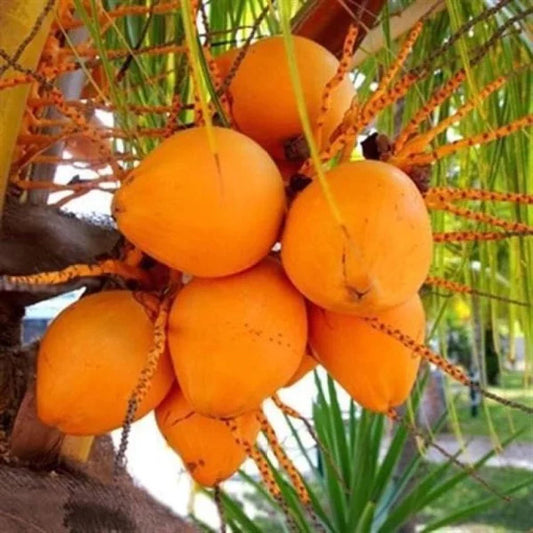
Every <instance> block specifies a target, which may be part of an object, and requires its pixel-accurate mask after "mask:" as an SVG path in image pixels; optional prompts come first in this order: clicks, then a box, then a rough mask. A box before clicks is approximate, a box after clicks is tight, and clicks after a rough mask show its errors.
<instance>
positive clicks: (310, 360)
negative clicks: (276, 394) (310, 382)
mask: <svg viewBox="0 0 533 533" xmlns="http://www.w3.org/2000/svg"><path fill="white" fill-rule="evenodd" d="M317 365H318V361H317V360H316V358H315V357H313V356H312V355H310V354H308V353H306V354H304V356H303V357H302V360H301V361H300V366H299V367H298V368H297V369H296V372H295V373H294V374H293V375H292V377H291V379H289V381H288V382H287V385H285V386H286V387H291V386H292V385H294V384H295V383H296V382H298V381H300V380H301V379H302V378H303V377H304V376H306V375H307V374H308V373H309V372H311V370H313V369H314V368H316V366H317Z"/></svg>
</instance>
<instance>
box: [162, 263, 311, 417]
mask: <svg viewBox="0 0 533 533" xmlns="http://www.w3.org/2000/svg"><path fill="white" fill-rule="evenodd" d="M306 316H307V315H306V309H305V303H304V299H303V297H302V296H301V295H300V294H299V293H298V291H297V290H296V289H295V288H294V287H293V286H292V285H291V283H290V282H289V280H288V279H287V278H286V276H285V275H284V273H283V270H282V268H281V266H280V265H279V264H278V263H277V261H274V260H273V259H270V258H268V259H266V260H264V261H262V262H261V263H260V264H259V265H257V266H255V267H254V268H252V269H250V270H247V271H245V272H242V273H240V274H236V275H234V276H229V277H226V278H217V279H206V278H202V279H201V278H195V279H193V280H192V281H191V282H190V283H189V284H188V285H186V286H185V287H184V289H183V290H181V291H180V293H179V294H178V296H177V297H176V300H175V301H174V304H173V306H172V309H171V312H170V316H169V328H168V343H169V348H170V354H171V356H172V361H173V363H174V368H175V370H176V375H177V376H178V381H179V383H180V387H181V388H182V390H183V394H184V395H185V397H186V398H187V400H188V401H189V402H190V404H191V405H192V407H193V409H194V410H195V411H196V412H198V413H200V414H203V415H206V416H214V417H232V416H237V415H240V414H242V413H244V412H246V411H251V410H253V409H256V408H258V407H259V405H260V404H261V402H262V401H263V400H264V399H265V398H267V397H269V396H271V395H272V394H274V393H275V392H276V390H278V389H279V388H280V387H283V386H284V385H285V384H286V383H287V382H288V381H289V379H290V378H291V376H292V375H293V374H294V372H295V371H296V369H297V368H298V365H299V364H300V361H301V359H302V355H303V353H304V350H305V345H306V340H307V318H306Z"/></svg>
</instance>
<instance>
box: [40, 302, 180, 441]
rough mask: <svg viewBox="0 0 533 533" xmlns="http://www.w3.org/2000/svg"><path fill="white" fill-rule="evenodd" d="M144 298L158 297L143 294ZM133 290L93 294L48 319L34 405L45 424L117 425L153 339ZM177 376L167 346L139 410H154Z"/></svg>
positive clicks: (81, 431)
mask: <svg viewBox="0 0 533 533" xmlns="http://www.w3.org/2000/svg"><path fill="white" fill-rule="evenodd" d="M143 299H144V300H143V301H144V302H145V305H148V306H149V307H152V308H156V307H155V306H157V300H156V298H155V297H152V296H150V295H143ZM149 307H148V308H146V309H145V307H144V305H143V303H141V300H140V299H139V296H136V294H135V293H133V292H130V291H109V292H100V293H98V294H92V295H90V296H87V297H86V298H83V299H81V300H79V301H78V302H76V303H74V304H73V305H70V306H69V307H68V308H67V309H65V310H64V311H63V312H62V313H60V315H59V316H58V317H57V318H56V319H55V320H54V321H53V322H52V324H51V325H50V326H49V328H48V330H47V331H46V333H45V335H44V337H43V339H42V341H41V344H40V348H39V355H38V359H37V412H38V415H39V418H40V419H41V420H42V421H43V422H44V423H45V424H48V425H50V426H55V427H58V428H59V429H60V430H61V431H63V432H65V433H69V434H72V435H97V434H101V433H106V432H108V431H111V430H113V429H116V428H119V427H120V426H121V425H122V422H123V421H124V417H125V415H126V409H127V406H128V399H129V398H130V396H131V393H132V391H133V390H134V388H135V386H136V384H137V381H138V379H139V374H140V372H141V370H142V368H143V367H144V364H145V363H146V358H147V355H148V352H149V350H150V348H151V346H152V343H153V335H154V326H153V322H152V318H151V314H150V309H149ZM173 381H174V373H173V369H172V364H171V362H170V358H169V356H168V354H167V353H165V354H164V355H163V356H162V357H161V360H160V362H159V365H158V367H157V371H156V373H155V375H154V378H153V380H152V384H151V386H150V390H149V392H148V394H147V396H146V397H145V399H144V400H143V401H142V402H141V404H140V406H139V408H138V410H137V417H136V418H141V417H142V416H144V415H145V414H146V413H148V412H149V411H151V410H152V409H153V408H154V407H155V406H156V405H157V404H158V403H159V402H161V400H162V399H163V398H164V397H165V395H166V394H167V392H168V391H169V389H170V387H171V385H172V382H173Z"/></svg>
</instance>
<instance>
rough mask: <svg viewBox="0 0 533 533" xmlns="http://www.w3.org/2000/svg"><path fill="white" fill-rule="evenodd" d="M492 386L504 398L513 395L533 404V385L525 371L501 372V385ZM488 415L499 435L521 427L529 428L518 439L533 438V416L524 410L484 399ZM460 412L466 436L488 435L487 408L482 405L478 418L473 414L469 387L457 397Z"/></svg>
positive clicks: (504, 434) (522, 401) (530, 404)
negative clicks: (525, 380)
mask: <svg viewBox="0 0 533 533" xmlns="http://www.w3.org/2000/svg"><path fill="white" fill-rule="evenodd" d="M489 390H490V391H491V392H494V393H495V394H498V395H499V396H502V397H504V398H509V399H513V400H515V401H518V402H521V403H523V404H525V405H528V406H531V407H533V386H531V385H529V386H526V385H525V384H524V374H523V373H522V372H509V371H507V372H505V373H504V374H503V375H502V380H501V386H500V387H490V388H489ZM485 401H486V405H487V407H488V411H489V416H490V418H491V420H492V423H493V425H494V427H495V429H496V432H497V434H498V436H499V437H501V438H504V437H505V436H506V435H509V434H510V433H513V432H514V431H517V430H519V429H521V428H526V430H525V431H524V432H523V433H522V434H521V435H520V436H519V437H518V438H517V440H518V441H529V442H533V417H532V416H531V415H528V414H527V413H524V412H522V411H517V410H513V409H510V408H509V407H506V406H504V405H500V404H497V403H495V402H493V401H491V400H485ZM455 405H456V408H457V414H458V417H459V421H460V423H461V432H462V433H463V434H464V435H465V436H466V435H468V436H470V435H483V436H489V429H488V421H487V417H486V414H485V409H483V407H481V408H480V410H479V414H478V416H477V418H472V417H471V415H470V398H469V395H468V389H466V388H463V390H462V391H461V393H460V394H459V396H458V397H457V399H456V401H455Z"/></svg>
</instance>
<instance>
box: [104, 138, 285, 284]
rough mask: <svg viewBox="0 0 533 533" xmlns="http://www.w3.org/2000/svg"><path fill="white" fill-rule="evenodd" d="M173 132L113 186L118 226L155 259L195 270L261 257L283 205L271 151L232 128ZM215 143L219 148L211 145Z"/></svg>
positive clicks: (226, 267) (214, 271) (219, 271)
mask: <svg viewBox="0 0 533 533" xmlns="http://www.w3.org/2000/svg"><path fill="white" fill-rule="evenodd" d="M213 136H214V145H213V147H211V145H210V143H209V138H208V135H207V130H206V128H192V129H190V130H185V131H182V132H179V133H176V134H175V135H173V136H172V137H170V138H169V139H167V140H165V141H164V142H163V143H162V144H161V145H160V146H159V147H158V148H156V149H155V150H154V151H153V152H151V153H150V154H149V155H148V157H146V158H145V159H144V160H143V162H142V163H141V164H140V165H139V166H138V167H137V168H136V169H134V170H133V171H132V173H131V174H130V176H129V177H128V179H127V180H126V181H125V182H124V183H123V185H122V187H121V188H120V189H119V190H118V191H117V193H116V194H115V198H114V203H113V214H114V216H115V218H116V220H117V223H118V227H119V229H120V231H121V232H122V233H123V234H124V235H125V236H126V237H127V238H128V239H129V240H130V241H131V242H133V243H134V244H135V245H137V246H138V247H139V248H141V249H142V250H143V251H145V252H146V253H148V254H149V255H151V256H152V257H154V258H155V259H157V260H158V261H160V262H162V263H164V264H166V265H168V266H170V267H172V268H175V269H177V270H180V271H184V272H188V273H190V274H194V275H197V276H208V277H213V276H224V275H228V274H233V273H235V272H239V271H241V270H244V269H246V268H248V267H250V266H252V265H254V264H255V263H257V262H258V261H260V260H261V259H262V258H263V257H264V256H265V255H266V254H267V253H268V252H269V250H270V248H271V246H272V244H273V243H274V242H275V240H276V238H277V236H278V232H279V229H280V225H281V222H282V218H283V215H284V211H285V196H284V190H283V181H282V179H281V176H280V174H279V171H278V170H277V168H276V165H275V164H274V162H273V161H272V159H271V158H270V157H269V155H268V154H267V153H266V152H265V151H264V150H263V149H262V148H261V147H260V146H259V145H257V144H256V143H255V142H254V141H252V140H251V139H248V138H247V137H245V136H244V135H242V134H241V133H238V132H236V131H233V130H230V129H224V128H213ZM212 149H214V150H215V151H216V152H215V153H214V152H212Z"/></svg>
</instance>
